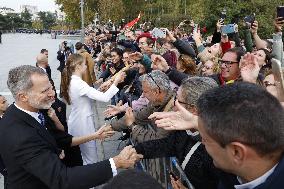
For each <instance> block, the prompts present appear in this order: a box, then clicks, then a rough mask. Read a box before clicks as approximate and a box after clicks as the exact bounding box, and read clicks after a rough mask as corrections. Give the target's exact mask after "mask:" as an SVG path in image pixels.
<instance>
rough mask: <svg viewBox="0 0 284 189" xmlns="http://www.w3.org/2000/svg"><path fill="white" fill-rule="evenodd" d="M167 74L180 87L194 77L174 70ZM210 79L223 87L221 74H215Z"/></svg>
mask: <svg viewBox="0 0 284 189" xmlns="http://www.w3.org/2000/svg"><path fill="white" fill-rule="evenodd" d="M166 74H167V75H168V77H169V79H170V80H171V81H172V82H174V83H175V84H177V85H178V86H180V85H181V82H182V81H183V80H184V79H186V78H189V77H193V76H192V75H188V74H185V73H183V72H179V71H177V70H176V69H174V68H170V69H169V70H167V71H166ZM209 77H210V78H212V79H214V80H215V81H216V82H217V84H218V85H221V80H220V74H214V75H211V76H209Z"/></svg>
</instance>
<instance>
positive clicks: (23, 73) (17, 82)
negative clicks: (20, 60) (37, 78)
mask: <svg viewBox="0 0 284 189" xmlns="http://www.w3.org/2000/svg"><path fill="white" fill-rule="evenodd" d="M33 74H39V75H46V73H45V72H44V71H43V70H42V69H40V68H38V67H35V66H30V65H23V66H19V67H16V68H13V69H11V70H10V71H9V75H8V81H7V85H8V88H9V89H10V91H11V93H12V95H13V97H14V98H15V99H16V98H17V94H18V93H19V92H21V91H25V92H27V91H28V90H29V89H30V88H32V86H33V83H32V80H31V76H32V75H33Z"/></svg>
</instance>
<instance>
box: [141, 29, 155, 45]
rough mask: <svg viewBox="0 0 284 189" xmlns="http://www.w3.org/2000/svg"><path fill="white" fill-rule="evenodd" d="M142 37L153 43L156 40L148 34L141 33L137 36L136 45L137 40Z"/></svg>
mask: <svg viewBox="0 0 284 189" xmlns="http://www.w3.org/2000/svg"><path fill="white" fill-rule="evenodd" d="M142 37H146V38H149V39H151V40H152V41H153V42H155V41H156V40H157V39H156V38H154V37H152V35H151V34H150V33H149V32H148V33H142V34H141V35H139V36H138V37H137V39H136V42H137V43H138V42H139V39H140V38H142Z"/></svg>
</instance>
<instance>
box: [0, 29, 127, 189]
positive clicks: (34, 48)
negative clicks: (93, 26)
mask: <svg viewBox="0 0 284 189" xmlns="http://www.w3.org/2000/svg"><path fill="white" fill-rule="evenodd" d="M63 41H64V40H63V39H51V37H50V35H47V34H43V35H42V36H40V35H39V34H3V35H2V44H0V66H1V69H0V94H2V95H4V96H5V97H6V98H7V100H8V102H9V103H10V104H11V103H12V102H13V98H12V96H11V94H10V93H9V89H8V88H7V85H6V81H7V76H8V71H9V70H10V69H11V68H13V67H16V66H19V65H24V64H28V65H35V62H36V60H35V58H36V56H37V55H38V54H39V52H40V50H41V49H43V48H45V49H48V51H49V65H50V67H51V70H52V79H53V80H54V83H55V87H56V89H59V85H60V72H59V71H57V69H56V68H57V67H58V66H59V61H58V60H57V58H56V56H57V51H58V48H59V44H60V43H61V42H63ZM68 41H70V40H68ZM70 42H72V43H76V41H70ZM106 105H107V103H101V102H96V103H95V104H94V106H95V109H96V111H95V115H96V116H95V119H96V120H95V122H96V128H98V127H100V126H102V125H104V120H103V115H102V112H103V111H104V110H105V107H106ZM67 112H70V110H69V108H67ZM67 114H68V113H67ZM67 116H68V115H67ZM120 136H121V134H120V133H116V134H115V135H114V136H113V137H111V138H110V139H108V140H107V141H104V142H103V143H101V142H97V147H98V154H99V160H102V159H108V158H109V157H112V156H114V155H116V154H118V152H119V151H120V150H117V149H118V147H119V141H117V140H116V139H118V138H119V137H120ZM123 146H124V143H122V144H121V148H122V147H123ZM121 148H120V149H121ZM0 189H3V178H2V175H1V176H0Z"/></svg>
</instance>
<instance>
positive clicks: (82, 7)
mask: <svg viewBox="0 0 284 189" xmlns="http://www.w3.org/2000/svg"><path fill="white" fill-rule="evenodd" d="M80 6H81V42H82V43H83V42H84V38H85V27H84V0H81V2H80Z"/></svg>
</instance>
